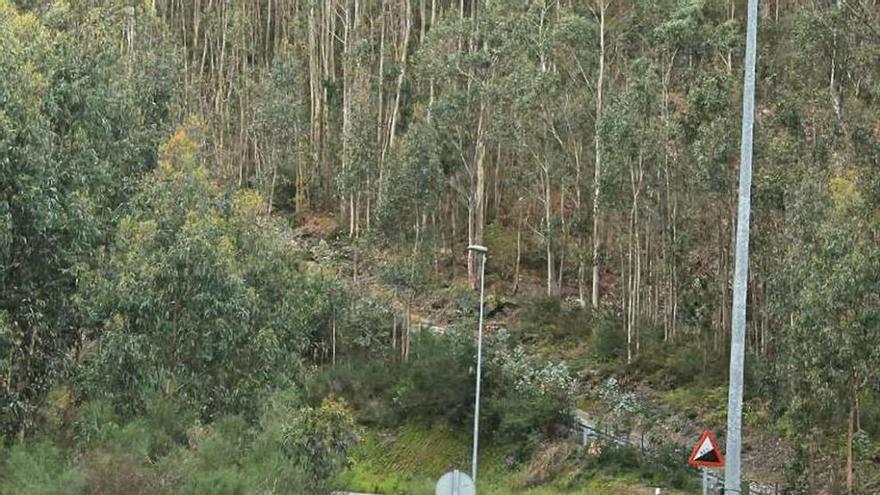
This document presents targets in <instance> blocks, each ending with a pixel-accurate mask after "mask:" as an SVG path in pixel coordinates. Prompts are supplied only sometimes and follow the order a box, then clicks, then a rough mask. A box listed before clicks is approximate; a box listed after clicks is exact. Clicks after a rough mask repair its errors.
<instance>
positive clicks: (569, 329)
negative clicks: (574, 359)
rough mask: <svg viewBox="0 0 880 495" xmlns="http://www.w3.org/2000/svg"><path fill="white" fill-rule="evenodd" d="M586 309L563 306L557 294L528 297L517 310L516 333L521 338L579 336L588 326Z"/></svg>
mask: <svg viewBox="0 0 880 495" xmlns="http://www.w3.org/2000/svg"><path fill="white" fill-rule="evenodd" d="M591 323H592V322H591V320H590V318H589V313H587V310H585V309H584V308H582V307H580V306H579V305H574V306H563V304H562V301H561V300H560V298H558V297H546V296H542V297H538V298H535V299H532V300H530V301H529V302H528V303H527V304H526V305H525V307H524V308H523V312H522V314H521V323H519V325H518V328H517V333H518V334H521V335H517V336H518V337H520V338H521V339H522V340H523V341H524V342H532V341H546V340H549V341H559V340H563V339H567V338H569V339H575V340H577V339H581V338H583V336H584V335H585V334H587V332H589V330H590V327H591Z"/></svg>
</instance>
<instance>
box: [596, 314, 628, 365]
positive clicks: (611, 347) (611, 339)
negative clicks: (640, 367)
mask: <svg viewBox="0 0 880 495" xmlns="http://www.w3.org/2000/svg"><path fill="white" fill-rule="evenodd" d="M593 321H594V328H593V333H592V336H591V339H592V346H591V347H592V348H593V353H594V354H595V356H596V358H598V359H599V360H602V361H605V362H609V361H614V360H618V359H620V358H621V357H623V356H625V355H626V333H625V332H624V331H623V322H622V321H621V320H620V318H619V317H618V316H617V315H613V314H612V313H609V312H606V313H604V314H603V315H602V316H600V317H598V318H595V319H594V320H593Z"/></svg>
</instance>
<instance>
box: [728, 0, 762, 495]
mask: <svg viewBox="0 0 880 495" xmlns="http://www.w3.org/2000/svg"><path fill="white" fill-rule="evenodd" d="M757 48H758V0H749V5H748V24H747V26H746V60H745V67H744V68H745V76H744V78H745V80H744V82H743V110H742V111H743V114H742V146H741V147H740V166H739V208H738V210H737V221H736V263H735V268H734V277H733V318H732V328H731V332H730V389H729V395H728V398H727V462H726V464H727V465H726V467H725V470H726V473H725V474H726V475H725V477H724V480H725V481H724V491H725V493H737V494H738V493H740V491H741V489H742V467H741V456H742V398H743V368H744V361H745V327H746V294H747V292H748V274H749V219H750V216H751V191H752V136H753V129H754V124H755V60H756V58H757Z"/></svg>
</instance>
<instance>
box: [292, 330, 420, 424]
mask: <svg viewBox="0 0 880 495" xmlns="http://www.w3.org/2000/svg"><path fill="white" fill-rule="evenodd" d="M415 346H416V352H418V349H419V344H418V342H417V341H416V342H415ZM394 357H396V353H395V356H394ZM402 368H403V365H402V364H401V363H399V362H398V361H396V359H393V357H388V356H385V357H383V356H365V357H355V358H353V359H346V360H345V361H344V362H341V363H338V364H337V365H336V366H328V367H324V368H321V369H319V370H317V371H316V372H315V373H313V374H311V375H309V376H308V377H307V379H306V381H305V383H304V385H303V388H304V389H305V390H306V392H307V393H308V397H309V400H308V402H309V403H311V404H317V403H319V402H320V401H321V400H322V399H323V398H324V397H328V396H335V397H345V400H346V401H347V402H348V403H349V404H351V406H352V410H353V414H354V415H355V417H356V418H357V421H358V423H360V424H365V425H380V426H393V425H394V424H396V423H397V421H398V419H399V418H398V416H399V413H398V412H396V411H395V407H394V402H393V400H392V399H393V397H394V393H395V390H396V387H397V384H398V382H399V381H400V380H401V371H400V370H401V369H402Z"/></svg>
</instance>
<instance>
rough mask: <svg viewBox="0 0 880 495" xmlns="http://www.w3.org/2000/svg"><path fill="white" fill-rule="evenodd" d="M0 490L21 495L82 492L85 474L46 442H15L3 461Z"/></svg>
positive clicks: (59, 494) (83, 490)
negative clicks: (20, 443) (23, 443)
mask: <svg viewBox="0 0 880 495" xmlns="http://www.w3.org/2000/svg"><path fill="white" fill-rule="evenodd" d="M0 466H2V468H3V469H2V470H0V493H21V494H23V495H78V494H85V493H86V492H85V476H84V475H83V473H82V472H81V471H80V470H79V469H76V468H73V467H70V466H68V464H67V460H66V459H65V456H64V453H63V452H62V451H61V450H60V449H59V448H58V447H55V446H53V445H51V444H48V443H42V442H40V443H34V444H31V445H16V446H14V447H12V448H11V449H9V451H8V453H6V455H5V458H3V460H2V464H0Z"/></svg>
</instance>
